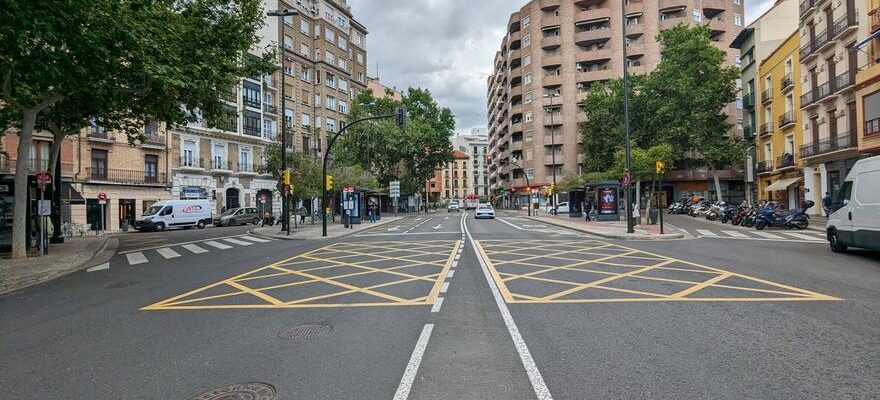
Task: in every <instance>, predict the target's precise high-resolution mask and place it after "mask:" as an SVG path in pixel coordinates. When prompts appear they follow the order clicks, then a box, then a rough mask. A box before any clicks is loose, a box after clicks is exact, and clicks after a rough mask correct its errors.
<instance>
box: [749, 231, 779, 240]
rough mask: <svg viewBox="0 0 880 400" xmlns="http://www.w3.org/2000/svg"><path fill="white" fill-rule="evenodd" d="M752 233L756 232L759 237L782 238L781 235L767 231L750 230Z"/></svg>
mask: <svg viewBox="0 0 880 400" xmlns="http://www.w3.org/2000/svg"><path fill="white" fill-rule="evenodd" d="M752 233H754V234H756V235H758V236H760V237H764V238H767V239H784V238H783V237H782V236H779V235H774V234H772V233H769V232H761V231H754V232H752Z"/></svg>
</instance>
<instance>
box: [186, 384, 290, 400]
mask: <svg viewBox="0 0 880 400" xmlns="http://www.w3.org/2000/svg"><path fill="white" fill-rule="evenodd" d="M274 398H275V388H274V387H273V386H272V385H270V384H268V383H261V382H250V383H236V384H232V385H226V386H221V387H218V388H216V389H212V390H209V391H207V392H205V393H202V394H200V395H197V396H195V397H192V398H190V400H272V399H274Z"/></svg>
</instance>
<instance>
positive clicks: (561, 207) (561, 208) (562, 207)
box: [547, 201, 568, 214]
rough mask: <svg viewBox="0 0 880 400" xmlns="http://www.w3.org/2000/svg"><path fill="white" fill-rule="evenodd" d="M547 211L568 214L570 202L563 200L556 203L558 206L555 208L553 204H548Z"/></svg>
mask: <svg viewBox="0 0 880 400" xmlns="http://www.w3.org/2000/svg"><path fill="white" fill-rule="evenodd" d="M547 212H548V213H550V214H568V202H567V201H563V202H561V203H559V204H557V205H556V208H553V206H551V205H549V204H548V205H547Z"/></svg>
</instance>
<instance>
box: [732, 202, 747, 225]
mask: <svg viewBox="0 0 880 400" xmlns="http://www.w3.org/2000/svg"><path fill="white" fill-rule="evenodd" d="M751 211H752V206H751V205H749V203H747V202H743V204H742V205H741V206H739V208H738V209H736V211H734V213H733V217H732V218H731V219H730V223H731V224H733V225H739V224H741V223H743V221H744V220H745V219H746V217H747V216H748V215H749V213H750V212H751Z"/></svg>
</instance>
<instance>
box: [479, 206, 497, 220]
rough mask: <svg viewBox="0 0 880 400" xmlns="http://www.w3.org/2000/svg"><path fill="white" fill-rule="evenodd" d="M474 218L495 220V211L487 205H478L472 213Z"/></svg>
mask: <svg viewBox="0 0 880 400" xmlns="http://www.w3.org/2000/svg"><path fill="white" fill-rule="evenodd" d="M474 218H491V219H495V209H494V208H492V206H490V205H488V204H480V205H478V206H477V210H476V211H474Z"/></svg>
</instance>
